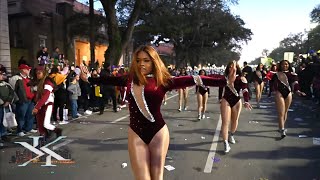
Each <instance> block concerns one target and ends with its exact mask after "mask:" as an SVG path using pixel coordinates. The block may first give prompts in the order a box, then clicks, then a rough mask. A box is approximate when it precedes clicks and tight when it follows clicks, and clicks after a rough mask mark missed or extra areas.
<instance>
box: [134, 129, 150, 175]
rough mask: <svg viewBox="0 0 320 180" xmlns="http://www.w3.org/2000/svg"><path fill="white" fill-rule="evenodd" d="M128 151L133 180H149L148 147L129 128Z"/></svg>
mask: <svg viewBox="0 0 320 180" xmlns="http://www.w3.org/2000/svg"><path fill="white" fill-rule="evenodd" d="M128 149H129V156H130V162H131V168H132V171H133V174H134V177H135V180H151V174H150V152H149V148H148V145H147V144H145V143H144V142H143V141H142V139H141V138H140V137H139V136H138V135H137V134H136V133H135V132H134V131H133V130H132V129H131V128H130V127H129V129H128Z"/></svg>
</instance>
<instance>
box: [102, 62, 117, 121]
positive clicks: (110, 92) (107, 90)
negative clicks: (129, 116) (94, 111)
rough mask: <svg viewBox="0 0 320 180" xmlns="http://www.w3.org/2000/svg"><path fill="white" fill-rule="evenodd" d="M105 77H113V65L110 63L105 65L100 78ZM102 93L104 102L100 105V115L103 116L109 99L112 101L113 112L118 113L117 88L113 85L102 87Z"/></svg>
mask: <svg viewBox="0 0 320 180" xmlns="http://www.w3.org/2000/svg"><path fill="white" fill-rule="evenodd" d="M104 76H112V74H111V65H110V64H109V63H105V64H104V69H103V70H101V73H100V77H104ZM101 93H102V98H103V100H102V101H101V104H100V113H99V114H100V115H101V114H103V111H104V107H105V103H106V101H108V100H109V98H111V99H112V106H113V111H114V112H118V109H117V99H116V92H115V87H114V86H112V85H102V86H101Z"/></svg>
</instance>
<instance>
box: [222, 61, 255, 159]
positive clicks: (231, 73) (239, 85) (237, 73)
mask: <svg viewBox="0 0 320 180" xmlns="http://www.w3.org/2000/svg"><path fill="white" fill-rule="evenodd" d="M225 76H226V77H227V78H228V82H227V85H226V86H225V88H224V92H223V96H222V100H221V104H220V110H221V119H222V127H221V131H222V138H223V142H224V152H225V153H228V152H229V151H230V149H231V148H230V145H229V142H230V143H231V144H235V143H236V141H235V139H234V133H235V132H236V130H237V127H238V121H239V116H240V112H241V108H242V103H241V99H240V96H239V92H240V90H242V93H243V97H244V101H245V102H244V106H245V108H247V109H249V110H251V109H252V107H251V105H250V103H249V93H248V88H247V87H248V85H247V80H246V78H245V77H244V76H241V70H240V67H239V66H238V65H237V64H236V62H235V61H233V62H230V63H228V65H227V67H226V70H225ZM230 121H231V132H230V135H229V136H228V132H229V124H230ZM228 137H229V138H228Z"/></svg>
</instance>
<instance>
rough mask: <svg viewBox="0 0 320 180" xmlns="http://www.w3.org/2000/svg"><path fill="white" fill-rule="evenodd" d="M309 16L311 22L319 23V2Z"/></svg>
mask: <svg viewBox="0 0 320 180" xmlns="http://www.w3.org/2000/svg"><path fill="white" fill-rule="evenodd" d="M310 17H311V21H312V22H315V23H320V4H319V5H317V6H316V7H315V8H314V9H313V10H312V11H311V13H310Z"/></svg>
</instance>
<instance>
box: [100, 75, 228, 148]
mask: <svg viewBox="0 0 320 180" xmlns="http://www.w3.org/2000/svg"><path fill="white" fill-rule="evenodd" d="M201 79H202V83H203V85H206V86H225V84H226V79H225V78H212V77H207V76H201ZM99 81H100V83H106V84H109V85H110V84H112V85H115V86H127V95H128V96H127V100H128V103H129V112H130V128H131V129H132V130H133V131H134V132H135V133H136V134H137V135H138V136H139V137H140V138H141V139H142V140H143V141H144V142H145V143H146V144H149V143H150V142H151V140H152V138H153V137H154V136H155V135H156V133H157V132H158V131H159V130H160V129H161V128H162V127H163V126H164V125H165V124H166V123H165V121H164V119H163V118H162V114H161V111H160V107H161V104H162V100H163V97H164V95H165V93H166V92H167V91H170V90H172V89H181V88H184V87H188V86H193V85H196V82H195V80H194V77H193V76H180V77H174V78H172V79H171V80H170V82H169V85H168V86H167V87H164V86H160V87H157V86H156V81H155V78H153V77H149V78H147V81H148V83H147V85H145V86H142V91H141V92H138V91H137V90H135V87H136V85H135V84H134V83H133V81H132V78H130V77H128V76H120V77H102V78H100V80H99ZM140 93H141V94H140ZM140 98H142V99H140Z"/></svg>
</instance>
